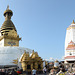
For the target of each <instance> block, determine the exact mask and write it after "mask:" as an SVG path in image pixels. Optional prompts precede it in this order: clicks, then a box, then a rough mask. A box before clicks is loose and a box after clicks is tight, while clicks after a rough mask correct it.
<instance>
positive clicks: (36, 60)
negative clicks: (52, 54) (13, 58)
mask: <svg viewBox="0 0 75 75" xmlns="http://www.w3.org/2000/svg"><path fill="white" fill-rule="evenodd" d="M20 62H21V65H22V68H23V71H25V72H29V73H31V71H32V70H33V68H35V69H36V70H37V72H42V70H43V60H42V58H41V57H39V55H38V53H37V52H34V50H33V52H32V54H31V55H30V56H29V53H28V52H24V54H23V55H22V57H21V61H20Z"/></svg>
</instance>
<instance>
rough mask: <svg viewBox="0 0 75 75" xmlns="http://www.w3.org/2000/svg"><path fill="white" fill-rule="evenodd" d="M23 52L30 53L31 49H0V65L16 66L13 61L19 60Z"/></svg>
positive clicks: (8, 47)
mask: <svg viewBox="0 0 75 75" xmlns="http://www.w3.org/2000/svg"><path fill="white" fill-rule="evenodd" d="M24 51H26V52H29V54H31V53H32V50H31V49H28V48H24V47H11V46H6V47H0V65H16V64H14V63H13V62H14V61H13V60H17V59H18V60H19V59H20V58H21V56H22V54H23V53H24Z"/></svg>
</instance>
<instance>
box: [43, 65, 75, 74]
mask: <svg viewBox="0 0 75 75" xmlns="http://www.w3.org/2000/svg"><path fill="white" fill-rule="evenodd" d="M47 71H48V70H47V68H46V67H44V69H43V73H44V75H48V74H47ZM49 75H75V66H69V65H59V67H57V68H55V67H54V68H52V69H50V72H49Z"/></svg>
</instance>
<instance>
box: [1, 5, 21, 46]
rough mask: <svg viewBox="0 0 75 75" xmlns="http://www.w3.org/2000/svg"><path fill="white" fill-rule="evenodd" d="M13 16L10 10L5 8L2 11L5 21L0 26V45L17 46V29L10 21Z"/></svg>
mask: <svg viewBox="0 0 75 75" xmlns="http://www.w3.org/2000/svg"><path fill="white" fill-rule="evenodd" d="M12 16H13V12H12V10H10V9H9V6H7V9H6V10H5V11H4V17H5V21H4V23H3V24H2V26H1V28H0V47H3V46H19V40H21V38H19V35H18V34H17V30H16V28H15V26H14V24H13V22H12V21H11V17H12Z"/></svg>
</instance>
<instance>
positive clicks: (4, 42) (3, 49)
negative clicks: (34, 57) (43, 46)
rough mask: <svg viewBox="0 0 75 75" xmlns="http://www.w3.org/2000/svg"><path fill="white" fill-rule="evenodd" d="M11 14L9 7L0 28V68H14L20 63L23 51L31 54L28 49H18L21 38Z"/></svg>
mask: <svg viewBox="0 0 75 75" xmlns="http://www.w3.org/2000/svg"><path fill="white" fill-rule="evenodd" d="M12 16H13V12H12V11H11V10H10V9H9V6H8V7H7V9H6V10H5V12H4V17H5V21H4V23H3V24H2V26H1V28H0V66H14V65H17V63H18V62H19V61H20V59H21V56H22V55H23V53H24V51H26V52H29V53H31V52H32V50H31V49H28V48H23V47H19V41H20V40H21V38H20V37H19V35H18V34H17V30H16V28H15V26H14V24H13V22H12V21H11V17H12Z"/></svg>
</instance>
